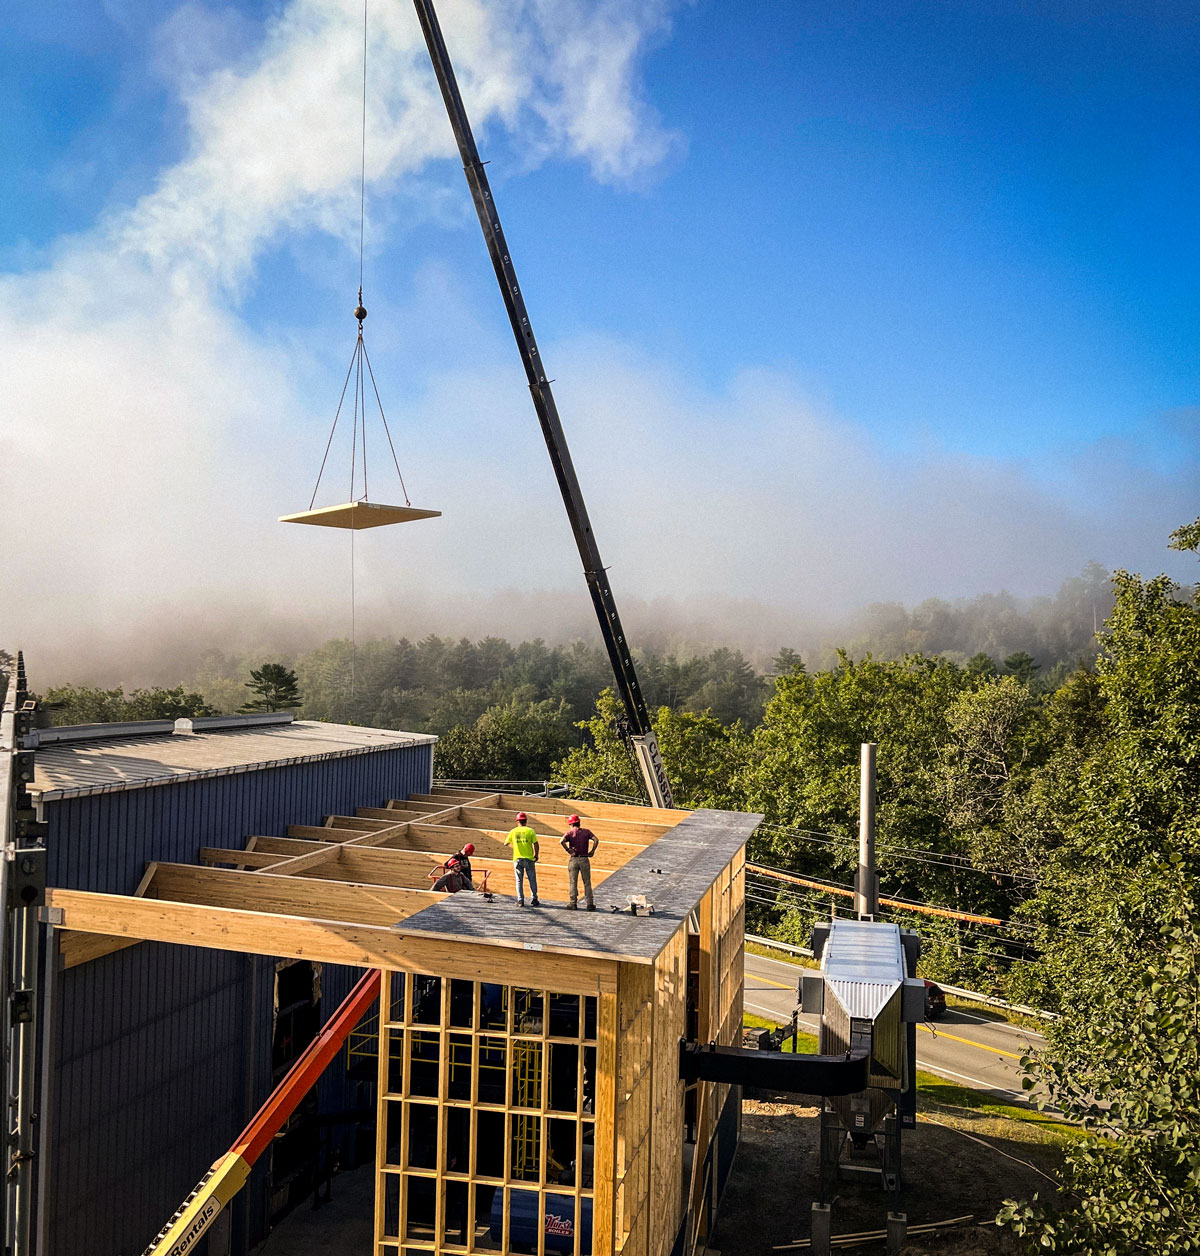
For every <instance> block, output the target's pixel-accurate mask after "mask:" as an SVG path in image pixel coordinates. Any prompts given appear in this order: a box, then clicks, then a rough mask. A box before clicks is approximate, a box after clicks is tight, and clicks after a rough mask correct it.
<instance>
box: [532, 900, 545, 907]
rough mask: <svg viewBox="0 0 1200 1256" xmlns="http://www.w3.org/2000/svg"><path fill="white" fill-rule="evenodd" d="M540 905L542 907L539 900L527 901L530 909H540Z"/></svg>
mask: <svg viewBox="0 0 1200 1256" xmlns="http://www.w3.org/2000/svg"><path fill="white" fill-rule="evenodd" d="M541 905H542V901H541V899H539V898H531V899H530V900H529V906H530V907H540V906H541Z"/></svg>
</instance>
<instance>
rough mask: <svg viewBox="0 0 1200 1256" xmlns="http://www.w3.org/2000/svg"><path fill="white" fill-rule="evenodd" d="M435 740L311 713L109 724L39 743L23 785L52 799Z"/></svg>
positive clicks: (365, 752) (168, 782)
mask: <svg viewBox="0 0 1200 1256" xmlns="http://www.w3.org/2000/svg"><path fill="white" fill-rule="evenodd" d="M436 741H437V738H436V737H433V736H430V735H428V734H425V733H403V732H397V731H394V730H392V729H386V728H358V727H356V726H354V725H350V724H325V723H322V722H319V721H317V720H297V721H295V722H293V723H288V724H278V725H268V726H259V727H238V728H220V729H208V730H200V731H196V732H192V733H181V732H167V731H164V732H158V733H151V734H135V735H133V736H120V737H114V736H113V733H112V726H109V728H108V729H106V730H105V731H104V732H103V733H100V732H99V731H98V733H97V736H96V737H95V738H91V739H86V740H82V741H71V742H59V743H51V744H49V745H42V746H39V747H38V750H37V753H36V754H35V756H34V767H35V773H36V774H35V776H34V782H33V785H32V786H31V792H33V793H35V794H38V795H40V797H41V801H42V802H52V801H54V800H55V799H59V798H76V797H79V796H80V795H84V794H104V793H110V792H112V791H114V790H122V789H141V788H143V787H145V786H147V785H166V784H172V783H174V782H176V781H185V780H193V779H196V778H198V777H205V776H224V775H227V774H229V773H232V772H252V771H255V770H256V769H259V768H268V767H278V766H280V765H282V764H288V763H312V762H315V761H318V760H321V759H335V758H340V757H343V756H346V755H359V754H371V753H372V752H374V751H378V750H394V749H396V748H397V747H398V746H421V745H430V744H432V743H433V742H436Z"/></svg>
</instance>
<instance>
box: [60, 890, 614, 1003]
mask: <svg viewBox="0 0 1200 1256" xmlns="http://www.w3.org/2000/svg"><path fill="white" fill-rule="evenodd" d="M200 871H206V872H207V871H212V870H211V869H201V870H200ZM231 875H234V876H241V877H251V876H256V875H259V874H256V873H234V874H231ZM277 879H280V878H277ZM283 883H284V884H294V883H293V882H290V881H284V882H283ZM46 905H47V908H48V909H49V910H50V912H51V913H54V914H55V915H57V913H58V912H61V917H59V920H58V923H57V925H56V927H57V928H59V929H68V930H74V931H77V932H82V933H89V934H104V935H111V936H117V937H122V938H124V939H126V940H127V941H128V942H130V943H132V942H135V941H152V942H172V943H175V944H177V945H182V946H203V947H209V948H211V949H214V950H220V951H239V952H242V953H244V954H253V955H275V956H280V957H288V958H294V959H308V960H319V961H321V962H324V963H328V964H349V965H352V966H354V967H357V968H384V969H388V970H390V971H401V972H414V973H425V974H429V975H431V976H441V977H457V978H461V979H462V980H464V981H486V982H496V983H498V984H502V985H519V986H530V987H534V988H537V989H544V990H558V991H562V992H563V993H565V994H604V993H612V992H613V991H615V990H616V983H617V977H616V973H617V965H616V963H615V962H614V961H613V960H611V959H607V958H602V957H596V956H589V955H575V954H562V953H559V952H550V951H537V952H534V951H526V950H524V949H518V948H515V947H512V946H502V945H493V946H485V945H481V944H479V943H477V942H468V941H458V940H451V941H442V940H439V939H434V938H429V937H421V936H414V935H412V934H406V933H405V932H404V931H403V930H402V929H396V928H386V927H380V926H374V925H370V924H351V923H347V922H346V921H339V920H321V919H313V918H308V917H300V916H295V915H292V916H288V915H282V914H271V913H267V912H259V911H247V910H245V909H241V908H228V907H220V906H212V905H209V904H200V903H187V902H170V901H166V900H163V899H150V898H142V899H139V898H132V897H129V896H126V895H121V894H95V893H90V892H88V891H85V890H48V891H47V892H46Z"/></svg>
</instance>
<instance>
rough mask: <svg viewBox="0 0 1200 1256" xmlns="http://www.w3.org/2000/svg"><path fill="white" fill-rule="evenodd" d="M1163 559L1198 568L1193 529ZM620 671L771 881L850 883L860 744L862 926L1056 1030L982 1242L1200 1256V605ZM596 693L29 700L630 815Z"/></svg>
mask: <svg viewBox="0 0 1200 1256" xmlns="http://www.w3.org/2000/svg"><path fill="white" fill-rule="evenodd" d="M1172 544H1173V546H1175V547H1176V548H1179V549H1183V550H1191V551H1193V552H1195V551H1196V550H1197V549H1198V548H1200V520H1197V522H1196V523H1195V524H1191V525H1188V526H1187V527H1185V528H1181V529H1179V530H1178V531H1177V532H1176V533H1175V534H1173V537H1172ZM2 661H3V660H0V662H2ZM637 664H638V673H639V677H640V680H641V683H642V687H643V691H644V694H645V697H646V701H647V705H648V706H649V708H650V709H651V711H652V713H653V722H654V726H655V730H656V732H657V734H658V737H659V742H660V746H661V749H662V753H663V759H664V761H665V763H666V764H667V766H668V771H669V774H670V776H671V779H672V782H673V785H674V788H675V791H676V800H677V803H678V804H679V805H681V806H685V807H716V808H728V809H735V810H746V811H756V812H761V813H763V815H764V816H765V822H764V824H763V825H762V826H761V827H760V829H759V830H758V832H757V833H756V834H755V836H754V838H753V839H752V842H751V847H750V850H749V852H748V854H749V857H750V859H751V860H752V861H753V862H755V863H756V864H758V865H760V866H765V867H767V868H768V869H771V868H773V869H776V870H782V871H785V872H787V873H788V874H790V875H799V876H801V877H803V878H804V879H806V880H809V881H817V882H821V883H823V884H826V885H840V886H843V887H845V886H847V885H848V884H849V883H850V880H851V876H852V872H853V868H854V866H855V864H856V862H857V842H856V835H857V826H858V786H859V782H858V771H859V747H860V745H861V743H862V742H865V741H873V742H876V743H877V745H878V807H877V839H876V850H877V859H878V867H879V872H880V877H881V892H882V895H883V896H884V897H885V898H887V899H890V900H892V903H891V905H887V906H884V907H883V908H882V910H881V915H882V916H883V918H885V919H893V920H896V921H898V922H901V923H902V924H904V925H907V926H915V927H917V928H918V930H919V932H920V934H921V937H922V942H923V948H924V949H923V955H922V961H921V964H922V972H923V973H924V974H925V975H927V976H929V977H932V978H935V979H940V980H950V981H955V982H959V983H961V984H963V985H967V986H970V987H972V988H974V989H977V990H986V991H993V992H995V993H998V994H1003V995H1006V996H1007V997H1008V998H1010V999H1012V1000H1014V1001H1018V1002H1026V1003H1030V1004H1033V1005H1035V1006H1038V1007H1041V1008H1044V1009H1047V1010H1051V1011H1056V1012H1057V1013H1059V1016H1060V1019H1058V1020H1057V1021H1054V1022H1053V1023H1051V1024H1049V1025H1048V1026H1047V1029H1046V1048H1045V1050H1044V1051H1043V1052H1041V1053H1040V1055H1039V1056H1038V1057H1037V1058H1036V1059H1033V1060H1031V1061H1030V1064H1029V1067H1030V1069H1031V1073H1032V1077H1036V1078H1037V1080H1038V1081H1039V1082H1040V1083H1041V1085H1042V1086H1043V1087H1044V1090H1045V1093H1048V1094H1049V1096H1050V1097H1051V1099H1052V1100H1053V1102H1054V1103H1055V1104H1056V1105H1057V1106H1058V1107H1060V1108H1061V1109H1062V1111H1063V1112H1064V1113H1065V1114H1066V1115H1067V1116H1068V1117H1070V1118H1071V1119H1073V1120H1075V1121H1077V1122H1079V1123H1080V1125H1081V1126H1082V1127H1083V1128H1084V1130H1085V1131H1086V1132H1087V1133H1086V1136H1085V1137H1081V1138H1080V1139H1078V1140H1075V1141H1073V1142H1072V1143H1071V1144H1070V1146H1069V1148H1068V1150H1067V1157H1066V1168H1065V1171H1064V1175H1065V1176H1064V1181H1063V1186H1064V1193H1063V1195H1062V1196H1061V1197H1060V1198H1059V1199H1058V1200H1056V1201H1054V1204H1053V1206H1050V1205H1048V1204H1047V1203H1046V1202H1044V1201H1041V1200H1039V1199H1037V1198H1036V1197H1035V1198H1034V1199H1033V1200H1029V1201H1011V1202H1010V1203H1009V1204H1008V1205H1007V1206H1006V1209H1005V1211H1004V1213H1003V1214H1002V1217H1001V1220H1002V1222H1003V1223H1004V1224H1006V1225H1007V1226H1009V1227H1010V1228H1011V1229H1012V1230H1013V1231H1014V1232H1015V1233H1016V1234H1017V1235H1018V1236H1021V1237H1023V1238H1024V1239H1026V1240H1028V1242H1029V1243H1030V1245H1031V1250H1054V1251H1071V1252H1078V1253H1081V1254H1084V1256H1101V1254H1102V1253H1103V1254H1104V1256H1125V1254H1127V1253H1128V1254H1130V1256H1132V1254H1133V1253H1140V1252H1146V1251H1155V1252H1162V1253H1168V1254H1171V1256H1173V1254H1175V1253H1180V1254H1182V1253H1184V1252H1192V1251H1196V1250H1198V1249H1200V1211H1198V1210H1197V1209H1196V1207H1195V1200H1196V1198H1197V1197H1200V1054H1198V1052H1200V1021H1198V1020H1197V1016H1198V1008H1200V1000H1198V997H1197V989H1198V988H1200V930H1198V928H1197V923H1196V922H1197V919H1200V585H1196V586H1194V587H1190V588H1180V587H1178V586H1176V585H1175V584H1174V583H1173V582H1172V581H1171V580H1169V579H1167V578H1166V577H1157V578H1154V579H1148V580H1147V579H1142V578H1141V577H1139V576H1135V575H1131V574H1129V573H1127V572H1123V571H1118V572H1116V573H1114V574H1113V575H1112V576H1111V577H1110V576H1109V575H1107V574H1106V573H1104V572H1102V571H1101V570H1100V569H1099V568H1098V567H1096V566H1095V565H1092V566H1090V567H1089V568H1088V569H1087V570H1086V571H1085V572H1084V573H1083V574H1082V575H1081V576H1080V577H1078V578H1076V579H1074V580H1069V581H1067V582H1066V583H1065V584H1064V585H1063V586H1062V588H1061V589H1060V590H1059V592H1058V594H1057V595H1055V597H1053V598H1043V599H1036V600H1034V601H1032V602H1025V603H1019V602H1017V601H1016V600H1015V599H1012V598H1009V597H1007V595H1003V594H1000V595H995V596H986V597H980V598H975V599H971V600H969V601H965V602H960V603H955V604H949V603H945V602H939V601H928V602H924V603H921V604H920V605H919V606H917V607H915V608H913V609H912V610H907V609H905V608H903V607H899V606H891V605H876V606H872V607H869V608H868V609H867V610H866V611H865V612H864V613H863V616H862V617H861V620H860V623H859V625H858V627H857V629H856V631H855V632H854V633H851V634H848V635H847V637H846V639H845V641H844V643H843V644H842V646H841V648H833V647H830V648H825V647H823V646H821V647H812V646H806V645H805V642H804V635H803V633H802V632H801V631H799V630H798V631H797V635H796V638H795V639H794V640H793V641H792V642H790V643H781V644H780V646H779V647H778V648H777V650H776V652H775V654H774V656H773V657H771V658H769V659H767V658H763V659H757V660H753V661H752V660H751V659H748V658H747V657H746V656H745V655H744V654H743V653H742V652H740V651H739V650H737V649H731V648H729V647H727V646H718V647H715V648H713V647H708V648H705V649H701V650H696V651H692V652H688V651H685V650H678V651H670V650H666V649H662V650H659V649H642V650H641V651H639V652H638V654H637ZM293 672H294V674H295V678H296V689H297V690H298V693H294V692H293V691H292V690H291V689H290V680H289V678H290V677H291V675H292V673H293ZM610 683H611V673H610V670H609V666H608V661H607V658H606V656H605V655H604V654H603V652H602V651H600V650H599V649H597V648H595V647H593V646H590V645H588V644H585V643H583V642H579V641H576V642H572V643H569V644H557V645H552V644H547V642H546V641H544V640H540V639H535V640H528V641H521V642H518V643H515V644H514V643H511V642H509V641H506V640H504V639H502V638H499V637H486V638H484V639H482V640H479V641H471V640H468V639H467V638H459V639H453V638H446V637H439V636H436V635H429V636H426V637H424V638H422V639H420V640H416V641H413V640H409V639H407V638H400V639H377V640H372V641H367V642H364V643H362V644H361V645H359V646H358V647H357V648H354V647H352V645H351V643H350V642H349V641H345V640H333V641H328V642H325V643H324V644H323V645H321V646H319V647H317V648H315V649H313V650H310V651H308V652H307V653H302V654H299V655H296V656H294V657H292V658H287V659H283V660H277V661H273V662H272V663H271V664H270V665H269V669H268V667H266V666H264V665H263V662H262V660H261V659H246V658H239V657H233V656H229V655H226V654H222V653H220V652H219V651H215V650H214V651H210V652H209V653H208V654H207V655H206V656H205V657H204V658H203V660H202V662H201V665H200V667H199V668H198V669H197V670H196V671H195V672H194V674H192V675H190V676H187V677H186V678H185V683H184V684H180V685H179V686H177V687H176V688H173V689H136V690H134V691H133V692H131V693H129V694H128V695H127V694H126V693H125V692H124V690H123V689H121V688H116V689H108V690H102V689H88V688H87V687H85V686H79V685H63V686H60V687H58V688H53V689H51V690H50V691H49V693H48V694H47V698H48V699H49V700H50V702H51V703H52V704H53V713H54V717H55V722H57V723H77V722H94V721H99V720H112V719H146V718H170V717H172V716H176V715H189V714H206V713H211V712H213V711H216V710H222V711H233V710H237V709H238V708H244V707H247V706H251V705H253V704H255V703H259V702H261V703H263V704H264V705H291V703H292V699H294V698H296V697H298V699H299V703H300V706H299V709H298V712H297V714H298V715H299V716H300V717H301V718H311V719H322V720H330V721H335V722H348V723H357V724H364V725H376V726H382V727H391V728H404V729H409V730H412V731H417V732H434V733H437V734H439V736H440V738H441V740H440V742H439V745H438V748H437V751H436V755H435V772H436V773H437V774H438V775H441V776H445V777H454V778H458V779H472V778H474V779H479V778H486V779H516V780H554V781H559V782H564V783H566V784H567V785H568V786H569V789H570V792H572V793H573V794H576V795H578V796H581V797H587V796H589V795H599V796H608V795H615V796H618V797H628V798H630V799H637V798H638V797H640V795H641V792H642V786H641V782H640V779H639V775H638V772H637V770H636V767H635V765H634V763H633V762H632V760H631V758H630V755H629V752H628V749H627V746H626V744H625V743H624V741H623V740H622V738H621V736H620V734H619V731H618V725H619V720H620V716H621V714H622V712H621V708H620V704H619V702H618V699H617V698H616V696H615V695H614V694H613V692H612V690H611V689H610V688H609V685H610ZM839 902H841V903H844V902H845V900H844V899H842V900H839V899H838V898H837V897H836V896H834V895H831V894H830V893H829V892H827V891H825V890H823V889H820V888H811V887H807V888H806V887H803V886H799V885H795V884H791V883H788V882H786V881H780V880H777V879H776V880H773V879H771V878H769V877H766V876H764V875H763V874H762V873H761V872H753V871H752V872H750V873H749V874H748V876H747V924H748V927H750V928H751V929H752V930H754V931H757V932H760V933H765V934H769V935H773V936H775V937H777V938H780V939H782V940H787V941H793V942H806V941H807V940H808V935H809V932H810V930H811V925H812V923H813V922H814V921H815V920H816V919H818V918H821V917H825V916H827V915H828V914H829V913H830V911H831V908H834V907H836V906H837V905H838V904H839ZM906 904H908V906H906ZM913 905H923V906H928V907H933V908H935V909H937V908H944V909H949V910H950V911H951V912H953V913H967V914H968V915H969V916H970V917H971V918H970V919H961V918H959V919H951V918H948V917H939V916H936V915H928V914H917V913H915V912H913V911H912V910H911V907H912V906H913Z"/></svg>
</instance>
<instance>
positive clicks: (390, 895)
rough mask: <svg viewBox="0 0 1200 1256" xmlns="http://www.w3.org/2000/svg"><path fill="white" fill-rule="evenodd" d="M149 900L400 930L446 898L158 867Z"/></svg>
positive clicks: (316, 880) (273, 876) (221, 870)
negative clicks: (401, 924) (403, 922)
mask: <svg viewBox="0 0 1200 1256" xmlns="http://www.w3.org/2000/svg"><path fill="white" fill-rule="evenodd" d="M334 854H335V855H336V854H337V852H336V850H335V851H334ZM148 896H152V897H155V898H159V899H170V900H172V901H174V902H179V903H197V904H207V905H208V906H211V907H232V908H244V909H245V910H247V911H254V912H259V913H279V914H281V915H289V916H304V917H307V918H309V919H317V920H344V921H349V922H354V923H365V924H373V925H394V924H397V923H398V922H399V921H401V920H405V919H407V918H408V917H409V916H411V915H413V914H414V913H415V912H418V911H420V910H421V909H422V908H425V907H429V906H431V905H433V904H434V903H437V902H438V901H439V900H440V898H441V895H438V894H433V893H431V892H430V891H428V890H416V889H404V888H397V887H395V886H386V885H361V884H352V883H348V882H345V881H328V880H324V879H320V878H316V877H311V876H309V877H295V876H280V875H278V874H276V873H274V872H231V871H229V870H227V869H225V868H195V867H193V866H192V865H191V864H168V863H160V864H158V865H157V867H156V871H155V873H154V878H153V880H152V881H151V883H150V889H149V891H148Z"/></svg>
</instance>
